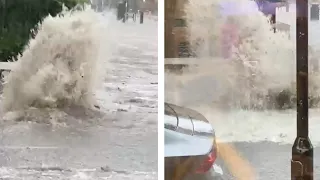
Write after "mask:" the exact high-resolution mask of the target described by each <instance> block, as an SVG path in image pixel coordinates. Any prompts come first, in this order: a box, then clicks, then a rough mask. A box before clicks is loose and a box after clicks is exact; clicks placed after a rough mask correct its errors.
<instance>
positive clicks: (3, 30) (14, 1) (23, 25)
mask: <svg viewBox="0 0 320 180" xmlns="http://www.w3.org/2000/svg"><path fill="white" fill-rule="evenodd" d="M82 1H84V0H0V13H2V14H1V15H0V61H7V60H10V59H12V58H14V59H15V58H16V57H17V56H18V55H19V54H21V53H22V51H23V48H24V47H25V45H26V44H27V43H28V41H29V39H30V37H32V36H31V35H34V34H32V33H31V31H32V30H33V29H36V28H37V27H36V25H37V24H38V23H39V22H41V21H42V19H43V18H44V17H46V16H47V15H49V14H50V15H51V16H56V15H57V14H59V13H60V12H61V11H62V6H63V4H64V5H65V6H66V7H67V8H68V9H70V8H73V7H74V6H76V5H77V4H78V3H82Z"/></svg>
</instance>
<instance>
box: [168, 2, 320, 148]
mask: <svg viewBox="0 0 320 180" xmlns="http://www.w3.org/2000/svg"><path fill="white" fill-rule="evenodd" d="M226 5H230V6H229V7H228V8H227V9H228V10H226ZM249 7H250V8H249ZM222 8H224V10H223V9H222ZM248 8H249V9H250V10H249V9H248ZM185 9H186V19H187V24H188V31H189V34H190V43H191V47H192V49H193V50H194V51H195V52H196V54H197V56H198V57H197V59H196V60H197V62H196V64H197V67H193V66H190V68H187V69H186V70H185V72H184V73H183V74H182V75H178V76H177V75H172V74H166V100H167V101H168V102H173V103H176V104H178V105H182V106H187V107H191V108H193V109H195V110H198V111H199V112H201V113H202V114H204V115H205V117H206V118H208V119H209V120H210V121H211V122H212V125H213V127H214V128H215V130H216V134H217V138H218V139H219V140H220V141H231V142H234V141H253V142H259V141H272V142H279V143H285V144H287V143H289V144H292V143H293V141H294V139H295V136H296V120H295V119H296V115H295V111H294V110H288V111H283V112H279V111H254V110H252V109H251V110H239V106H241V107H244V106H250V107H252V106H253V107H257V106H260V109H267V108H268V107H267V106H268V103H270V99H267V98H266V96H268V94H269V93H270V91H274V92H275V93H279V92H281V91H282V90H287V91H289V92H290V93H293V94H294V93H295V82H296V80H295V78H296V77H295V73H296V56H295V53H296V50H295V48H296V47H295V34H294V33H291V34H290V36H291V39H290V38H289V34H288V33H286V32H277V33H274V32H273V30H272V27H271V25H270V23H269V22H268V20H269V19H268V17H265V16H264V15H263V14H262V13H261V12H260V11H258V8H257V6H256V5H255V3H254V1H249V0H210V1H208V0H189V3H188V4H186V6H185ZM292 9H295V6H294V7H292V6H290V11H292ZM284 15H285V17H283V16H284ZM277 19H281V20H285V21H284V22H285V23H289V24H290V25H291V31H295V26H293V24H294V23H295V21H294V19H295V14H294V13H292V12H290V13H287V14H286V13H284V12H282V13H281V14H278V16H277ZM318 24H319V23H318V22H314V23H310V25H311V26H313V27H311V28H309V30H312V29H315V30H317V29H318V27H319V25H318ZM316 32H317V31H314V32H313V33H312V32H311V33H309V42H315V41H314V39H317V37H316V36H314V35H312V34H314V33H316ZM311 45H312V48H314V49H316V47H314V46H313V45H314V43H313V44H312V43H311ZM228 50H229V51H228ZM309 57H316V54H312V52H310V51H309ZM316 60H317V61H318V59H316ZM309 62H310V61H309ZM312 66H313V64H311V63H310V64H309V72H310V76H309V92H310V95H311V96H312V97H318V96H319V94H320V93H319V88H318V86H319V82H320V81H319V78H318V77H319V73H317V72H316V71H313V67H312ZM271 101H272V99H271ZM271 103H272V102H271ZM294 103H295V102H294ZM226 107H227V108H226ZM253 109H255V108H253ZM318 117H319V111H318V110H311V111H310V123H309V126H310V137H311V140H312V142H313V145H315V146H318V144H319V143H320V139H319V138H318V137H319V135H318V134H317V129H318V128H319V123H318V122H319V121H318V119H319V118H318Z"/></svg>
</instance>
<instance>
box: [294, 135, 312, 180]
mask: <svg viewBox="0 0 320 180" xmlns="http://www.w3.org/2000/svg"><path fill="white" fill-rule="evenodd" d="M291 180H313V146H312V144H311V141H310V139H309V138H303V137H297V138H296V140H295V141H294V144H293V146H292V160H291Z"/></svg>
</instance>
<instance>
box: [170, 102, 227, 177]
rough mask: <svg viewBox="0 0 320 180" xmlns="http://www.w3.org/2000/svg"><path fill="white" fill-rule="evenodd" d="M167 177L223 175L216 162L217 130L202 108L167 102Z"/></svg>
mask: <svg viewBox="0 0 320 180" xmlns="http://www.w3.org/2000/svg"><path fill="white" fill-rule="evenodd" d="M164 136H165V137H164V141H165V145H164V147H165V149H164V155H165V159H164V161H165V180H172V179H174V180H207V179H208V180H209V179H210V180H212V179H218V178H219V177H221V176H222V175H223V171H222V169H221V168H220V167H219V166H218V165H216V164H215V162H216V159H217V151H218V149H217V144H216V137H215V131H214V130H213V127H212V126H211V124H210V123H209V121H208V120H207V119H206V118H205V117H204V116H203V115H202V114H200V113H199V112H197V111H195V110H192V109H189V108H185V107H181V106H177V105H174V104H171V103H165V116H164Z"/></svg>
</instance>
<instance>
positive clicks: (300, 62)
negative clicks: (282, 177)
mask: <svg viewBox="0 0 320 180" xmlns="http://www.w3.org/2000/svg"><path fill="white" fill-rule="evenodd" d="M308 9H309V7H308V0H296V28H297V29H296V48H297V51H296V53H297V59H296V60H297V72H296V73H297V74H296V78H297V137H296V139H295V141H294V144H293V146H292V160H291V179H292V180H313V147H312V144H311V141H310V139H309V122H308V121H309V119H308V118H309V112H308V111H309V107H308V16H309V14H308Z"/></svg>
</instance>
